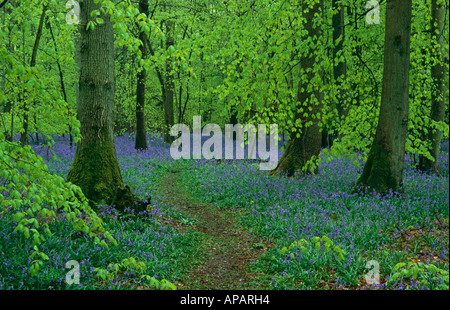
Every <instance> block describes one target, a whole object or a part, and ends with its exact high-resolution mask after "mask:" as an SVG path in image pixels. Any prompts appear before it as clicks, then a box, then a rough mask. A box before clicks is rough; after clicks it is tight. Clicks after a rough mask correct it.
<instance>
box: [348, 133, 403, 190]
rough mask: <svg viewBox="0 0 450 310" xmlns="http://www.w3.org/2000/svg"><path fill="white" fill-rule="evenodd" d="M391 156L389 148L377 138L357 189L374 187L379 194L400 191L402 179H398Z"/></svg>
mask: <svg viewBox="0 0 450 310" xmlns="http://www.w3.org/2000/svg"><path fill="white" fill-rule="evenodd" d="M390 157H391V156H390V152H389V150H386V149H384V148H383V147H381V146H380V143H379V142H378V141H377V140H376V139H375V140H374V142H373V144H372V147H371V149H370V152H369V157H368V159H367V162H366V164H365V165H364V169H363V172H362V174H361V176H360V178H359V179H358V182H357V184H356V189H357V190H358V189H363V190H364V191H367V190H368V189H372V190H375V191H376V192H377V193H379V194H386V193H387V192H388V191H389V190H392V191H394V192H395V191H398V190H399V188H400V185H401V179H400V180H397V178H396V177H395V174H394V171H393V170H392V162H391V160H392V159H391V158H390Z"/></svg>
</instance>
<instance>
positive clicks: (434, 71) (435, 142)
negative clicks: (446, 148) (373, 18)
mask: <svg viewBox="0 0 450 310" xmlns="http://www.w3.org/2000/svg"><path fill="white" fill-rule="evenodd" d="M444 10H445V8H444V4H442V3H439V4H438V0H432V1H431V35H432V36H436V43H437V45H438V47H437V48H436V49H435V54H434V55H433V56H434V57H435V58H436V62H433V63H432V65H431V79H432V80H433V81H432V93H431V113H430V120H431V121H434V122H442V121H444V115H445V98H444V97H445V85H444V80H445V66H444V58H443V55H444V54H443V52H442V51H443V48H444V35H443V31H444V12H445V11H444ZM428 140H429V141H431V149H430V153H431V156H432V157H433V158H434V160H431V159H428V158H426V157H425V156H421V157H420V160H419V169H420V170H422V171H432V172H434V173H437V174H440V172H439V167H438V163H439V153H440V150H441V140H442V131H440V130H436V129H434V128H432V127H431V126H430V128H428Z"/></svg>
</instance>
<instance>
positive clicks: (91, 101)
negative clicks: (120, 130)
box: [68, 0, 123, 203]
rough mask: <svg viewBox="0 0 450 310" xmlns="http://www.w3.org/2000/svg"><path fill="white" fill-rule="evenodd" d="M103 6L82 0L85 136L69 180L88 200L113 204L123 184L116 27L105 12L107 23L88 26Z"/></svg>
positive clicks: (81, 98)
mask: <svg viewBox="0 0 450 310" xmlns="http://www.w3.org/2000/svg"><path fill="white" fill-rule="evenodd" d="M99 9H100V4H96V3H95V0H85V1H83V2H80V21H81V22H80V27H79V31H80V41H79V44H80V46H79V49H78V50H79V51H78V52H79V61H80V65H79V67H80V77H79V83H78V84H79V92H78V94H79V95H78V97H77V114H78V119H79V121H80V124H81V128H80V132H81V135H82V139H81V141H80V142H79V143H78V144H77V149H76V152H75V158H74V162H73V165H72V168H71V170H70V172H69V175H68V181H70V182H72V183H74V184H76V185H78V186H80V188H81V189H82V191H83V193H84V195H85V196H86V197H87V198H88V199H90V200H92V201H94V202H103V203H110V202H111V201H113V199H114V196H115V193H116V191H117V189H118V188H119V187H122V186H123V181H122V176H121V173H120V168H119V162H118V160H117V155H116V148H115V143H114V132H113V129H114V128H113V125H114V122H113V111H114V91H115V76H114V29H113V24H112V22H111V20H110V17H109V15H104V14H102V15H101V16H100V17H101V18H102V19H103V21H104V23H103V24H98V25H96V26H95V29H92V28H91V29H89V30H86V26H85V25H86V23H87V21H88V20H90V13H91V11H93V10H99ZM81 25H82V26H81Z"/></svg>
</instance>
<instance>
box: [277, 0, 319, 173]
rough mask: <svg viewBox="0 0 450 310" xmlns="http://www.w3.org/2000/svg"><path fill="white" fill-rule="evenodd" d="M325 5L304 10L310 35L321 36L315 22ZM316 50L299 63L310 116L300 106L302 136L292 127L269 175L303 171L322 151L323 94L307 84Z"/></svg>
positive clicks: (300, 95)
mask: <svg viewBox="0 0 450 310" xmlns="http://www.w3.org/2000/svg"><path fill="white" fill-rule="evenodd" d="M307 7H308V6H307V4H305V3H303V5H302V10H303V12H305V9H306V8H307ZM322 8H323V2H322V0H321V1H319V2H318V3H315V4H314V5H313V7H312V8H309V9H308V11H307V12H306V13H304V17H305V19H306V20H307V23H306V24H305V29H306V30H307V31H308V36H309V37H311V38H314V37H316V38H320V37H321V35H322V30H321V28H320V26H317V27H314V25H313V20H314V14H315V13H316V12H319V11H320V10H321V9H322ZM314 42H317V39H314ZM314 52H315V47H314V48H312V49H310V50H309V51H308V55H306V56H305V57H304V59H303V60H302V62H301V64H300V81H299V84H298V92H297V102H299V103H300V104H301V105H302V106H303V107H304V112H306V113H308V116H306V117H303V112H300V111H299V110H298V109H297V111H296V113H295V120H297V121H298V120H301V123H303V126H302V128H301V133H300V136H299V137H297V132H294V131H291V138H290V140H289V141H288V143H287V145H286V149H285V151H284V153H283V156H282V157H281V158H280V160H279V162H278V165H277V167H276V168H275V169H274V170H272V171H271V172H270V175H275V174H278V173H282V174H287V176H292V175H294V173H296V172H301V169H302V168H303V167H304V166H305V164H306V163H307V161H309V160H310V159H311V158H312V157H313V156H318V155H319V153H320V150H321V143H322V134H321V132H320V131H319V129H320V127H319V118H317V117H316V115H317V114H318V113H320V112H321V111H322V97H323V94H322V93H321V92H320V90H318V88H319V87H313V88H315V89H313V90H312V91H308V90H307V85H306V84H307V83H309V82H310V81H311V80H312V79H313V77H314V75H315V74H316V73H315V71H314V66H315V65H316V58H315V57H316V56H315V55H314ZM308 69H309V70H308ZM302 76H303V78H302ZM305 76H306V78H305ZM313 97H315V98H316V99H317V100H318V103H315V102H312V101H311V99H312V98H313ZM305 102H308V104H307V106H306V107H305V106H304V105H303V104H304V103H305ZM308 108H311V109H312V110H311V111H309V109H308ZM308 122H311V123H312V124H311V125H309V126H306V125H305V124H306V123H308ZM315 172H318V169H317V168H316V169H315ZM301 173H302V172H301Z"/></svg>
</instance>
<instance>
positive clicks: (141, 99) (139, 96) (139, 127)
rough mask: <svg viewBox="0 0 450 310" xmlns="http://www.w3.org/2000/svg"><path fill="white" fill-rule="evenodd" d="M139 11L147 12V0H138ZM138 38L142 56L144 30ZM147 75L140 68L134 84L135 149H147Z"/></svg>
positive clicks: (144, 45) (144, 37) (144, 52)
mask: <svg viewBox="0 0 450 310" xmlns="http://www.w3.org/2000/svg"><path fill="white" fill-rule="evenodd" d="M139 12H140V13H144V14H146V15H147V14H148V0H141V2H139ZM139 40H141V41H142V45H141V46H139V49H140V51H141V53H142V58H145V57H146V56H147V48H146V44H145V43H144V42H145V41H146V40H147V36H146V34H145V33H144V31H141V32H140V33H139ZM146 77H147V71H146V70H145V68H142V70H141V71H139V72H138V74H137V83H136V84H137V86H136V139H135V144H134V148H135V149H137V150H146V149H147V132H146V125H145V113H144V107H145V81H146Z"/></svg>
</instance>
